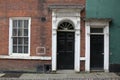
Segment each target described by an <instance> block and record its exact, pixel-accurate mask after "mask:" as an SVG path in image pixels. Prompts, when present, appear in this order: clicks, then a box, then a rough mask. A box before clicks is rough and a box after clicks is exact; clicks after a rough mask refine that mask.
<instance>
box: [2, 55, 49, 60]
mask: <svg viewBox="0 0 120 80" xmlns="http://www.w3.org/2000/svg"><path fill="white" fill-rule="evenodd" d="M0 59H34V60H51V57H48V56H44V57H43V56H5V55H0Z"/></svg>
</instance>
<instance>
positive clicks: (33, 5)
mask: <svg viewBox="0 0 120 80" xmlns="http://www.w3.org/2000/svg"><path fill="white" fill-rule="evenodd" d="M84 16H85V0H80V1H79V0H74V1H73V0H22V1H21V0H7V1H5V0H1V1H0V27H1V29H0V34H1V37H0V40H1V43H0V46H1V47H0V70H1V71H40V68H41V65H50V66H51V70H52V71H57V70H62V69H70V70H74V71H75V72H80V70H84V66H85V65H84V64H85V60H84V59H85V58H84V57H85V50H84V49H85V43H84V42H85V36H84V35H85V34H84V33H85V32H84V30H85V27H84V26H85V24H84V20H83V19H82V18H83V17H84ZM80 57H83V58H80ZM80 59H81V60H80ZM82 59H83V60H82ZM46 68H47V69H48V68H49V67H46Z"/></svg>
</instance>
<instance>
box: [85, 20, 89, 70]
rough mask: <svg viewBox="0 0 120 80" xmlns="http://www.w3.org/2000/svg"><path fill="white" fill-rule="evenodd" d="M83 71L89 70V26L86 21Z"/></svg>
mask: <svg viewBox="0 0 120 80" xmlns="http://www.w3.org/2000/svg"><path fill="white" fill-rule="evenodd" d="M85 32H86V33H85V42H86V43H85V57H86V61H85V71H86V72H89V71H90V45H89V44H90V35H89V34H90V26H89V23H88V22H86V24H85Z"/></svg>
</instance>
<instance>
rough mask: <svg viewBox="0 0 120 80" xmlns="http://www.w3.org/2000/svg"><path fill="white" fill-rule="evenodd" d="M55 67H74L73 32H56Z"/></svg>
mask: <svg viewBox="0 0 120 80" xmlns="http://www.w3.org/2000/svg"><path fill="white" fill-rule="evenodd" d="M57 53H58V54H57V68H58V69H74V32H58V33H57Z"/></svg>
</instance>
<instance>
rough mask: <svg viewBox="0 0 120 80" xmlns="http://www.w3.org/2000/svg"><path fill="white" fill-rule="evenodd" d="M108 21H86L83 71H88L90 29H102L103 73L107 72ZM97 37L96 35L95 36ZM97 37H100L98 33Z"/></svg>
mask: <svg viewBox="0 0 120 80" xmlns="http://www.w3.org/2000/svg"><path fill="white" fill-rule="evenodd" d="M109 21H110V19H86V23H85V31H86V32H85V38H86V50H85V57H86V61H85V71H86V72H89V71H90V28H91V27H94V28H103V34H102V35H104V71H105V72H109ZM96 35H97V34H96ZM98 35H100V34H99V33H98Z"/></svg>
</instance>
